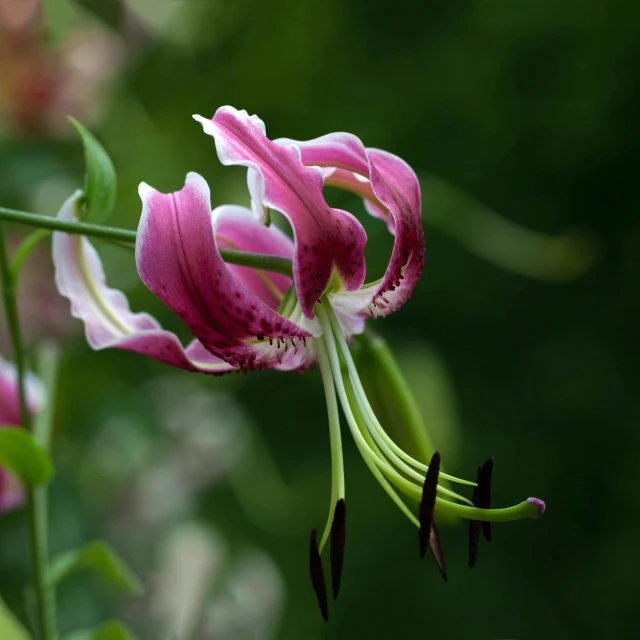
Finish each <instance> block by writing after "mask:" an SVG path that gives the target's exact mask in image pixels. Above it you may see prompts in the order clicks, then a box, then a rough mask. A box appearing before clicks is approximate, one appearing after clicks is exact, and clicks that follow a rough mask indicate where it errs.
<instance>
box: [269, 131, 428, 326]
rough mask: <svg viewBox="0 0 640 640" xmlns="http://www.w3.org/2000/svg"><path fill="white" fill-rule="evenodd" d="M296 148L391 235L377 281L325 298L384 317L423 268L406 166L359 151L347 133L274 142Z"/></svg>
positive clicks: (416, 192)
mask: <svg viewBox="0 0 640 640" xmlns="http://www.w3.org/2000/svg"><path fill="white" fill-rule="evenodd" d="M277 142H278V144H282V145H284V146H285V147H288V146H289V145H291V144H295V145H297V146H298V148H299V149H300V154H301V159H302V162H303V163H304V164H305V165H314V166H320V167H324V168H325V170H324V171H325V176H326V179H325V183H326V184H329V185H334V186H339V187H342V188H346V189H349V190H351V191H354V192H355V193H358V194H359V195H361V196H362V197H363V198H365V204H366V205H367V210H368V211H369V213H371V214H372V215H374V216H375V217H377V218H380V219H382V220H385V221H386V222H387V225H388V227H389V231H390V232H391V233H392V234H393V235H394V236H395V241H394V245H393V252H392V254H391V260H390V262H389V265H388V267H387V270H386V272H385V274H384V277H383V278H382V280H381V281H380V282H379V283H377V284H376V285H375V286H369V287H365V288H363V289H361V290H360V291H358V292H355V293H344V292H337V293H335V294H331V298H332V300H333V301H334V303H336V304H337V305H338V306H340V307H342V308H343V309H344V310H345V311H346V312H349V313H356V312H358V311H363V310H367V311H368V312H369V313H370V314H371V315H376V316H377V315H386V314H388V313H391V312H392V311H395V310H396V309H398V308H399V307H401V306H402V304H404V302H405V301H406V300H408V298H409V297H410V296H411V294H412V293H413V290H414V289H415V287H416V285H417V283H418V280H419V279H420V275H421V274H422V268H423V266H424V234H423V231H422V220H421V214H420V207H421V204H420V185H419V183H418V179H417V177H416V175H415V173H414V172H413V170H412V169H411V167H409V165H408V164H407V163H406V162H404V160H401V159H400V158H398V157H397V156H394V155H392V154H390V153H387V152H385V151H380V150H378V149H365V147H364V146H363V144H362V142H360V140H359V139H358V138H356V137H355V136H353V135H351V134H348V133H332V134H329V135H326V136H322V137H321V138H316V139H315V140H309V141H307V142H296V141H293V140H288V139H282V140H278V141H277Z"/></svg>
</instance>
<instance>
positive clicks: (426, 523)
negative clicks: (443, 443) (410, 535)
mask: <svg viewBox="0 0 640 640" xmlns="http://www.w3.org/2000/svg"><path fill="white" fill-rule="evenodd" d="M439 473H440V454H439V453H438V452H437V451H436V452H435V453H434V454H433V456H432V457H431V462H430V463H429V468H428V469H427V475H426V476H425V479H424V486H423V487H422V500H421V501H420V507H419V509H418V520H419V521H420V530H419V532H418V543H419V545H420V557H421V558H424V556H425V553H427V546H428V545H429V539H430V537H431V527H432V525H433V512H434V509H435V506H436V491H437V490H438V474H439Z"/></svg>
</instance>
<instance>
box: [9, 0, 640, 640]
mask: <svg viewBox="0 0 640 640" xmlns="http://www.w3.org/2000/svg"><path fill="white" fill-rule="evenodd" d="M37 4H38V3H37V2H32V1H31V0H13V1H9V0H0V9H1V11H2V13H0V19H1V20H2V23H1V25H2V30H1V32H0V38H1V40H0V145H1V147H0V204H2V206H7V207H14V208H19V209H23V210H28V211H37V212H39V213H46V214H50V215H55V213H56V211H57V209H58V207H59V206H60V204H61V203H62V201H63V200H64V198H66V197H67V195H68V194H69V193H70V192H71V190H72V189H75V188H77V187H79V186H80V185H81V182H82V173H83V158H82V151H81V147H80V144H79V142H78V140H77V139H75V138H74V136H73V132H72V130H71V128H70V127H69V126H68V125H67V124H66V122H65V120H64V114H65V113H70V114H72V115H74V116H75V117H76V118H77V119H79V120H80V121H82V122H83V123H85V124H86V125H87V126H88V127H90V128H91V129H92V130H93V131H94V132H95V133H96V135H98V137H99V138H100V139H101V140H102V142H103V143H104V145H105V147H106V149H107V150H108V151H109V153H110V154H111V155H112V158H113V160H114V164H115V166H116V169H117V173H118V179H119V196H118V206H117V210H116V213H115V214H114V215H113V217H112V219H111V220H110V221H109V224H112V225H117V226H124V227H128V228H135V226H136V224H137V220H138V217H139V215H140V203H139V199H138V196H137V185H138V183H139V182H140V181H141V180H144V181H147V182H149V183H150V184H152V185H154V186H155V187H156V188H158V189H160V190H162V191H170V190H175V189H178V188H179V187H180V186H181V184H182V181H183V178H184V175H185V174H186V172H187V171H191V170H194V171H198V172H199V173H201V174H202V175H204V176H205V177H206V178H207V180H208V181H209V183H210V184H211V187H212V197H213V201H214V205H215V204H221V203H223V202H237V203H240V204H246V203H247V202H248V194H247V193H246V188H245V184H244V171H243V170H240V169H233V168H223V167H221V166H220V165H219V163H218V160H217V157H216V154H215V150H214V146H213V142H212V141H211V139H209V138H208V137H206V136H204V135H203V134H202V132H201V129H200V127H199V126H198V125H197V123H194V122H193V121H192V120H191V114H192V113H201V114H203V115H212V114H213V112H214V110H215V109H216V108H217V107H218V106H219V105H223V104H232V105H234V106H236V107H238V108H244V109H247V110H248V111H250V112H252V113H257V114H258V115H259V116H260V117H261V118H262V119H263V120H264V121H265V122H266V124H267V131H268V133H269V135H270V136H271V137H280V136H286V137H291V138H297V139H306V138H312V137H316V136H318V135H321V134H324V133H326V132H330V131H339V130H344V131H350V132H353V133H355V134H356V135H358V136H360V137H361V138H362V140H363V141H364V142H365V144H367V145H368V146H375V147H380V148H383V149H386V150H389V151H392V152H394V153H396V154H398V155H400V156H402V157H403V158H404V159H406V160H407V161H408V162H409V163H410V164H411V165H412V166H413V167H414V168H415V170H416V172H417V173H418V174H419V176H420V178H421V182H422V188H423V198H424V211H423V215H424V221H425V233H426V238H427V250H428V255H427V264H426V269H425V273H424V277H423V279H422V281H421V283H420V285H419V287H418V289H417V291H416V292H415V294H414V296H413V298H412V300H411V302H410V303H409V304H407V305H406V306H405V307H404V308H403V309H402V311H401V312H399V313H397V314H395V315H393V316H392V317H389V318H388V319H386V320H378V321H376V322H375V323H373V325H374V326H373V328H374V329H375V331H377V332H378V333H380V334H381V335H383V336H385V337H386V339H387V340H388V342H389V343H390V345H391V347H392V348H393V350H394V352H395V353H396V355H397V357H398V359H399V361H400V362H401V364H402V365H403V367H404V369H405V371H406V372H407V375H408V376H409V378H410V380H411V384H412V386H413V387H414V389H415V391H416V393H417V394H418V396H419V398H420V401H421V404H422V407H423V410H424V412H425V417H426V418H427V421H428V424H429V427H430V428H431V429H432V430H433V437H434V440H435V441H436V444H437V445H438V446H439V448H440V450H441V451H442V454H443V457H444V460H445V461H447V466H448V469H449V471H452V472H455V473H457V474H459V475H463V476H466V477H472V476H473V475H474V471H475V468H476V465H477V464H478V462H480V461H482V460H483V459H484V458H486V457H487V456H489V455H493V456H495V458H496V467H495V474H494V504H497V505H507V504H512V503H514V502H517V501H520V500H521V499H523V498H526V497H527V496H529V495H536V496H540V497H543V498H544V499H545V500H546V501H547V505H548V510H547V513H546V514H545V516H544V517H543V518H541V519H540V520H538V521H535V522H529V521H523V522H515V523H510V524H505V525H500V526H497V527H495V529H494V542H492V544H491V545H488V544H484V545H483V546H482V548H481V551H480V557H479V561H478V565H477V566H476V568H475V569H474V570H473V571H471V570H469V569H468V568H467V552H466V547H467V527H466V524H464V523H462V524H460V525H457V526H456V525H453V526H448V527H444V528H443V529H442V531H441V533H442V537H443V539H444V545H445V550H446V553H447V558H448V566H449V582H448V583H447V584H444V583H443V582H442V580H441V578H440V576H439V574H438V572H437V570H436V568H435V566H434V565H433V563H432V562H431V561H429V560H425V561H422V562H421V561H420V560H419V558H418V557H417V556H418V554H417V544H416V532H415V530H414V529H413V528H412V526H411V525H410V524H409V523H408V522H407V521H406V520H405V519H404V517H403V516H402V515H401V514H400V513H399V512H398V511H397V509H396V508H395V507H394V505H393V504H392V503H391V502H390V500H388V498H387V497H386V496H385V495H384V493H383V491H382V490H381V489H380V487H379V486H378V485H377V484H376V482H375V481H374V479H373V478H372V477H371V476H370V474H369V473H368V471H367V469H366V467H365V465H364V464H363V463H362V462H361V460H360V459H359V456H358V454H357V451H356V450H355V447H354V446H353V443H352V442H351V440H350V438H349V436H348V434H346V433H345V438H344V442H345V445H346V471H347V492H348V502H349V533H348V546H347V556H346V566H345V574H344V581H343V587H342V591H341V594H340V599H339V601H338V602H337V603H336V604H334V605H332V609H331V620H330V622H329V623H328V624H326V625H322V623H321V620H320V616H319V615H318V611H317V607H316V604H315V599H314V595H313V592H312V590H311V587H310V585H309V581H308V570H307V545H308V531H309V530H310V529H311V528H312V527H314V526H321V525H322V524H323V522H324V519H325V517H326V513H325V509H326V504H327V499H328V495H329V479H330V471H329V446H328V429H327V424H326V418H325V407H324V397H323V392H322V386H321V382H320V376H319V373H318V372H317V371H310V372H307V373H305V374H304V375H296V374H293V373H291V374H282V373H277V372H264V373H254V374H250V375H234V376H227V377H224V378H222V379H216V378H209V377H204V376H200V377H199V376H193V375H190V374H186V373H181V372H175V371H172V370H170V369H168V368H167V367H165V366H163V365H160V364H158V363H155V362H153V361H150V360H146V359H144V358H142V357H140V356H137V355H133V354H128V353H125V352H104V353H94V352H91V351H90V350H89V348H88V347H87V345H86V343H85V341H84V339H83V336H82V332H81V327H80V326H79V323H77V322H76V321H72V320H70V319H68V309H67V305H66V301H64V300H62V301H61V300H59V299H57V298H56V295H55V293H54V291H53V289H52V283H51V273H50V271H51V269H50V263H49V258H48V255H47V248H46V247H45V245H43V246H42V249H43V251H42V252H41V253H40V254H39V255H34V256H32V258H30V261H29V263H28V264H27V266H26V273H25V276H24V281H25V287H24V291H23V296H22V309H23V313H24V316H25V323H26V324H27V326H28V335H29V341H30V347H31V349H32V353H35V352H36V351H37V349H38V348H39V345H41V344H42V343H43V341H44V340H46V339H47V338H49V339H53V340H54V341H56V343H57V344H58V346H59V349H60V380H59V389H58V394H57V410H56V439H55V448H54V451H55V457H56V461H57V467H58V473H57V476H56V479H55V481H54V483H53V486H52V504H51V510H52V514H51V520H52V522H51V532H50V533H51V546H52V549H53V551H54V552H57V551H62V550H65V549H68V548H71V547H74V546H76V545H77V544H79V543H80V542H82V541H87V540H90V539H94V538H97V537H106V538H107V539H109V540H110V541H111V542H112V543H113V544H114V545H115V546H116V547H117V548H118V549H119V551H120V552H121V553H122V554H123V556H125V557H126V558H127V560H128V561H129V562H130V563H131V565H132V566H133V567H134V568H135V570H136V571H137V572H138V574H139V575H140V576H141V577H142V579H143V580H144V581H145V584H146V585H147V593H146V595H145V596H144V597H143V598H141V599H139V600H135V601H131V600H129V601H127V600H124V601H123V600H122V599H120V598H118V597H114V595H113V594H112V593H109V592H108V591H105V590H104V589H102V588H101V587H100V585H99V584H94V583H93V580H92V579H91V577H90V576H89V575H78V576H77V577H75V578H74V579H73V580H71V581H70V582H68V583H66V584H65V585H63V587H62V588H61V589H60V590H59V593H58V600H59V608H60V611H59V616H60V623H61V627H62V629H63V630H65V631H70V630H72V629H75V628H78V627H83V626H84V627H88V626H92V625H95V624H96V623H97V622H98V621H99V620H101V619H103V618H105V617H107V616H120V617H124V618H125V619H126V620H127V621H128V622H129V623H130V624H131V626H132V628H134V629H135V630H136V631H137V633H138V634H139V635H140V637H141V638H154V639H155V638H161V639H162V638H164V637H169V636H168V633H170V632H171V631H172V630H173V629H174V628H175V625H176V620H182V618H180V616H187V617H188V615H190V614H189V613H188V612H187V613H185V611H186V610H187V609H188V608H189V606H190V603H191V605H193V603H194V602H197V601H198V599H199V598H200V595H198V594H199V593H201V592H202V593H206V594H207V595H206V597H205V598H204V605H203V607H202V608H203V610H204V611H205V616H204V618H205V619H206V620H205V623H206V624H205V623H203V626H202V629H201V637H203V638H208V637H210V638H216V639H217V638H239V639H243V638H261V639H271V638H278V639H282V640H301V639H306V638H320V637H326V638H387V637H391V636H394V637H410V636H416V637H418V636H427V635H429V637H432V638H448V639H458V638H459V639H462V640H467V639H472V638H473V639H475V638H487V639H488V638H491V639H506V638H512V639H513V638H522V639H525V638H526V639H529V638H531V639H533V638H627V637H636V634H637V632H638V630H639V629H640V624H639V623H638V618H637V603H638V596H639V595H640V594H639V589H638V577H637V576H638V572H639V570H640V557H639V554H638V525H639V519H638V509H637V490H636V488H635V486H634V481H635V479H636V471H637V467H638V460H639V456H640V436H639V435H638V433H639V432H638V428H637V427H638V418H639V415H640V404H639V401H638V394H637V381H638V356H639V346H638V345H639V342H638V336H637V327H638V320H639V316H640V313H639V312H640V305H639V304H638V294H639V293H640V291H639V282H640V280H639V277H640V262H639V261H638V258H637V256H638V250H637V247H638V244H639V243H640V224H639V222H638V217H637V212H638V204H639V196H638V193H639V192H638V188H637V166H638V165H637V152H638V144H639V141H640V137H639V135H640V131H639V129H638V127H639V122H640V121H639V119H638V113H640V84H639V83H638V78H639V77H640V44H639V43H640V11H638V9H637V7H636V6H635V4H634V3H632V2H628V1H626V0H620V1H615V0H564V1H563V2H558V1H557V0H530V1H528V2H518V1H516V0H475V1H472V0H419V1H415V2H410V1H406V2H394V3H388V2H376V1H373V0H324V1H323V2H322V3H319V2H306V1H295V0H270V1H269V2H263V1H260V0H131V1H130V2H118V1H116V0H99V1H88V0H87V1H84V2H81V1H77V2H74V1H72V0H48V1H47V2H44V3H42V4H43V7H42V9H43V12H44V13H43V14H42V16H41V17H40V18H39V19H38V20H37V21H36V19H35V18H34V17H33V15H32V14H31V13H30V11H31V6H32V5H37ZM16 7H19V9H20V10H22V13H20V11H19V10H18V9H17V8H16ZM40 21H41V22H40ZM37 24H39V25H40V26H35V25H37ZM327 198H328V199H329V200H330V201H331V202H333V203H337V204H340V205H341V206H344V207H347V208H349V209H350V210H352V211H353V212H354V213H356V214H357V215H359V216H361V219H362V220H363V221H364V223H365V226H366V229H367V232H368V234H369V238H370V242H369V248H368V253H367V258H368V265H369V268H370V270H371V272H372V273H373V274H374V275H376V276H378V275H379V274H381V273H382V271H383V269H384V267H385V265H386V262H385V261H386V259H387V256H388V251H389V250H390V246H391V241H390V239H389V237H388V236H387V234H386V230H385V229H384V228H383V226H382V225H380V224H376V221H374V220H369V219H365V218H366V214H365V213H364V210H363V208H362V206H361V204H360V203H359V202H358V201H357V200H356V199H355V198H354V199H351V198H349V197H346V196H343V195H341V194H339V193H330V192H327ZM11 230H12V232H13V233H14V234H15V237H16V239H17V238H18V237H19V235H20V234H21V233H24V228H20V227H18V226H15V227H12V228H11ZM98 246H99V249H100V251H101V254H102V256H103V258H104V261H105V265H106V268H107V272H108V275H109V280H110V283H111V284H112V285H114V286H118V287H122V288H124V289H125V290H126V291H127V293H128V294H129V296H130V300H131V302H132V306H133V308H134V309H143V308H144V309H148V310H150V311H152V312H153V313H155V314H156V315H157V317H158V318H160V319H161V320H162V322H163V324H164V325H165V326H167V327H170V328H173V329H176V330H178V331H179V332H181V334H180V335H182V336H184V337H186V334H185V332H184V329H183V328H181V327H180V324H179V322H177V321H176V319H175V318H173V317H172V316H171V314H170V313H169V312H168V311H167V310H166V309H164V308H163V307H162V305H161V304H160V303H159V302H157V301H156V300H155V299H154V298H153V297H152V296H151V295H150V294H149V293H148V292H147V291H146V290H144V287H142V286H141V285H140V283H139V281H138V278H137V274H136V271H135V265H134V261H133V255H132V253H130V252H128V251H127V250H125V249H121V248H118V247H112V246H107V245H103V244H100V245H98ZM27 284H28V286H27ZM2 352H3V354H4V355H5V356H7V357H10V353H9V347H8V346H7V343H6V340H5V341H3V343H2ZM24 525H25V522H24V515H23V514H22V513H20V512H16V513H12V514H8V515H6V516H4V517H2V519H1V520H0V593H1V594H2V596H3V597H4V598H5V600H6V601H7V602H8V603H9V605H10V606H11V607H12V608H13V609H14V611H15V612H17V614H18V615H20V616H23V615H24V611H23V605H22V604H21V602H22V601H21V591H20V589H21V587H22V585H23V584H24V581H25V579H26V576H27V560H26V542H25V533H24V531H25V529H24ZM189 563H191V564H189ZM189 567H191V569H189ZM198 569H200V571H199V570H198ZM194 593H195V594H196V595H194ZM180 624H183V623H182V622H181V623H180ZM184 624H186V625H187V626H188V624H189V623H188V622H185V623H184ZM178 627H179V625H178Z"/></svg>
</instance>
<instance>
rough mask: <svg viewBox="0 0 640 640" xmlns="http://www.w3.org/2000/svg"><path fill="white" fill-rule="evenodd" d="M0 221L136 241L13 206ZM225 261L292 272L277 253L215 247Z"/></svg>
mask: <svg viewBox="0 0 640 640" xmlns="http://www.w3.org/2000/svg"><path fill="white" fill-rule="evenodd" d="M0 220H10V221H12V222H19V223H21V224H28V225H30V226H32V227H40V228H41V229H50V230H52V231H64V232H65V233H74V234H78V235H83V236H91V237H94V238H102V239H104V240H111V241H116V242H120V243H122V244H126V245H130V244H132V243H135V241H136V232H135V231H132V230H130V229H119V228H117V227H105V226H102V225H97V224H88V223H86V222H72V221H70V220H58V218H52V217H51V216H43V215H38V214H36V213H27V212H26V211H16V210H15V209H5V208H4V207H0ZM218 250H219V251H220V255H221V256H222V259H223V260H224V261H225V262H228V263H229V264H237V265H240V266H243V267H251V268H253V269H261V270H263V271H271V272H272V273H282V274H284V275H286V276H291V275H292V274H293V267H292V262H291V260H290V259H289V258H282V257H280V256H268V255H264V254H261V253H250V252H248V251H237V250H236V249H218Z"/></svg>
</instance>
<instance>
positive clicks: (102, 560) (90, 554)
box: [49, 540, 143, 596]
mask: <svg viewBox="0 0 640 640" xmlns="http://www.w3.org/2000/svg"><path fill="white" fill-rule="evenodd" d="M85 569H90V570H92V571H95V572H96V573H97V574H98V575H99V576H100V577H101V578H102V579H103V580H104V581H105V582H106V583H108V584H110V585H111V586H113V587H115V588H116V589H117V590H118V591H121V592H122V593H124V594H126V595H131V596H139V595H140V594H141V593H142V591H143V588H142V584H141V582H140V580H139V579H138V577H137V576H136V575H135V574H134V573H133V572H132V571H131V569H129V567H127V565H126V564H125V563H124V561H123V560H122V558H120V556H119V555H118V554H117V553H116V551H115V550H114V549H113V548H112V547H111V545H109V544H107V543H106V542H104V541H102V540H96V541H95V542H90V543H89V544H87V545H85V546H84V547H82V548H80V549H76V550H74V551H68V552H67V553H64V554H62V555H61V556H58V557H57V558H54V560H53V561H52V563H51V566H50V568H49V583H50V584H51V585H52V586H53V585H56V584H58V583H59V582H62V580H64V579H65V578H67V577H68V576H69V575H71V574H72V573H75V572H77V571H82V570H85Z"/></svg>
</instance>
